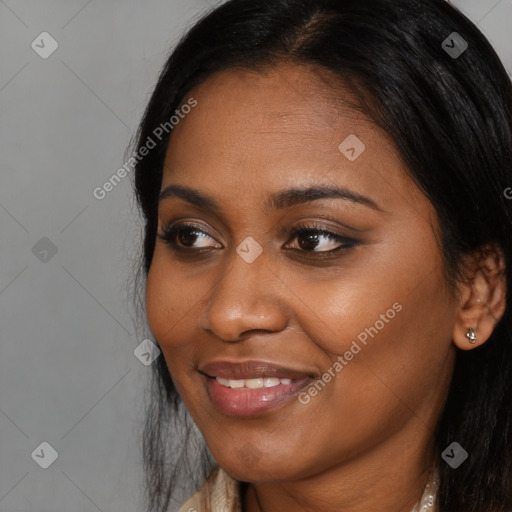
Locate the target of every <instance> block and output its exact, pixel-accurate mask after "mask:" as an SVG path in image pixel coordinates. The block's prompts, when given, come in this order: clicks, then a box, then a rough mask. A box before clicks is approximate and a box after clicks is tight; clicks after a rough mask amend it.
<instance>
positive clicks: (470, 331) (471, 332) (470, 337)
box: [466, 327, 476, 344]
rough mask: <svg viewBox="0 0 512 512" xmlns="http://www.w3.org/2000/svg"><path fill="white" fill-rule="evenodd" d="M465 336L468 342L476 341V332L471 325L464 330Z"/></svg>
mask: <svg viewBox="0 0 512 512" xmlns="http://www.w3.org/2000/svg"><path fill="white" fill-rule="evenodd" d="M466 338H467V339H468V340H469V343H471V344H473V343H476V333H475V329H473V327H469V328H468V331H467V332H466Z"/></svg>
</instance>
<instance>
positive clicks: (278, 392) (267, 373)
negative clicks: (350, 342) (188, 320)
mask: <svg viewBox="0 0 512 512" xmlns="http://www.w3.org/2000/svg"><path fill="white" fill-rule="evenodd" d="M199 373H201V374H202V375H203V379H204V382H205V385H206V389H207V391H208V395H209V397H210V399H211V401H212V402H213V404H214V405H215V407H216V408H217V409H218V410H219V411H220V412H222V413H224V414H226V415H228V416H239V417H240V416H241V417H246V418H247V417H255V416H259V415H262V414H266V413H269V412H271V411H276V410H277V409H279V408H281V407H283V406H284V405H286V404H287V403H289V402H291V401H292V400H293V399H294V398H295V397H296V396H297V395H298V394H299V393H300V391H301V390H302V389H303V388H304V387H305V386H307V385H308V383H309V382H311V380H312V378H314V377H313V376H314V372H310V371H307V370H299V369H297V368H289V367H285V366H283V365H280V364H275V363H269V362H267V361H242V362H238V363H237V362H232V361H217V362H211V363H208V364H205V365H203V366H201V367H200V368H199Z"/></svg>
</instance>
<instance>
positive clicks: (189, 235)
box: [178, 230, 197, 246]
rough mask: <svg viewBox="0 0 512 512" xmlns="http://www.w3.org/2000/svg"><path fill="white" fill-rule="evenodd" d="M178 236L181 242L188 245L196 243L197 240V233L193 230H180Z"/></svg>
mask: <svg viewBox="0 0 512 512" xmlns="http://www.w3.org/2000/svg"><path fill="white" fill-rule="evenodd" d="M178 238H179V241H180V243H181V244H183V245H185V246H188V245H194V242H195V241H196V238H197V234H196V233H194V232H193V231H190V230H188V231H180V232H179V234H178Z"/></svg>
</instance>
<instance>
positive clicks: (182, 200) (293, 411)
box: [146, 64, 457, 481]
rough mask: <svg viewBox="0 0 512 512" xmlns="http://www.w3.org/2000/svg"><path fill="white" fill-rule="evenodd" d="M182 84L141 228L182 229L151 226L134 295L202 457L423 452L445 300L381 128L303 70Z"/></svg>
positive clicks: (436, 251)
mask: <svg viewBox="0 0 512 512" xmlns="http://www.w3.org/2000/svg"><path fill="white" fill-rule="evenodd" d="M339 92H340V91H339V90H338V95H340V94H339ZM190 96H192V97H193V98H194V99H195V100H196V101H197V105H196V106H195V107H194V108H192V109H191V111H190V113H188V114H187V115H186V116H185V117H184V118H183V119H180V121H179V123H178V124H177V126H175V128H174V130H173V134H172V138H171V141H170V144H169V148H168V152H167V156H166V160H165V168H164V173H163V182H162V187H161V190H162V191H164V190H167V192H166V194H165V196H166V197H164V198H162V199H161V201H160V203H159V210H158V217H159V218H158V234H159V235H164V230H166V229H167V228H168V227H175V226H180V225H181V226H183V224H192V227H189V228H188V229H184V230H182V231H181V232H180V231H178V232H177V234H176V233H175V234H174V236H172V233H171V234H170V236H169V237H168V240H167V242H166V241H164V240H163V239H162V238H160V237H157V239H156V245H155V252H154V257H153V261H152V263H151V268H150V271H149V275H148V280H147V299H146V300H147V302H146V305H147V314H148V321H149V325H150V327H151V330H152V332H153V334H154V336H155V338H156V340H157V341H158V343H159V344H160V347H161V349H162V352H163V356H164V357H165V360H166V363H167V365H168V367H169V370H170V372H171V375H172V378H173V381H174V383H175V385H176V387H177V389H178V391H179V393H180V395H181V397H182V399H183V401H184V403H185V405H186V407H187V409H188V410H189V412H190V414H191V415H192V417H193V419H194V421H195V422H196V424H197V426H198V427H199V429H200V430H201V432H202V434H203V436H204V438H205V440H206V442H207V444H208V446H209V448H210V450H211V452H212V454H213V456H214V457H215V458H216V459H217V461H218V462H219V464H220V465H221V466H222V467H223V468H224V469H225V470H226V471H227V472H228V473H230V474H231V475H232V476H233V477H234V478H237V479H239V480H247V481H270V480H281V481H282V480H295V479H299V478H304V477H307V476H311V475H315V474H319V473H320V472H323V471H325V470H326V469H328V468H333V467H336V466H339V465H343V464H347V463H349V462H350V463H355V461H358V460H359V461H360V460H363V458H365V457H366V458H367V457H372V455H371V454H375V457H376V458H374V459H373V461H374V462H372V464H378V462H375V461H378V460H380V459H379V457H380V458H381V459H382V460H383V461H384V458H385V459H386V460H385V464H386V465H387V466H388V467H389V462H390V459H389V457H390V456H391V457H393V459H392V460H394V462H395V463H397V464H400V461H401V460H402V459H401V457H402V454H403V453H408V454H409V455H410V454H412V453H414V454H416V455H415V457H416V456H417V457H418V459H421V458H425V457H427V455H426V454H427V453H428V451H429V448H430V445H429V440H430V439H431V438H432V431H433V428H434V426H435V423H436V420H437V418H438V414H439V411H440V407H441V406H442V402H443V400H444V397H445V395H446V392H447V389H448V385H449V379H450V376H451V372H452V369H453V361H454V346H453V344H452V343H451V336H452V330H453V327H454V322H455V315H456V309H457V303H456V299H455V298H454V297H453V296H452V294H451V293H450V291H449V288H448V286H447V283H446V281H445V278H444V272H443V262H442V257H441V252H440V248H439V244H438V242H437V239H436V235H435V233H436V232H437V220H436V215H435V212H434V210H433V207H432V205H431V204H430V203H429V201H428V200H427V199H426V197H425V196H424V195H423V194H422V193H421V191H420V190H419V189H418V188H417V187H416V186H415V184H414V183H413V181H412V180H411V179H410V178H409V177H408V175H407V173H406V171H405V168H404V165H403V164H402V163H401V161H400V159H399V157H398V155H397V152H396V150H395V148H394V146H393V145H392V143H391V142H390V140H389V138H388V137H386V135H385V134H384V133H383V132H382V131H380V130H379V129H377V128H376V127H375V126H373V125H372V124H371V123H370V122H368V121H367V120H365V119H364V118H363V116H362V115H361V114H359V113H358V112H356V111H355V110H353V109H351V108H350V107H348V106H347V104H346V103H344V102H343V101H342V100H341V99H338V100H336V99H335V96H334V93H333V90H332V89H329V88H328V87H327V86H326V85H325V82H324V81H322V80H321V79H320V78H319V76H318V75H315V74H314V73H313V72H312V71H309V70H308V69H307V68H304V67H298V66H292V65H284V64H283V65H280V66H278V67H276V68H274V69H273V70H272V71H268V72H266V73H264V74H263V73H256V72H254V71H249V70H230V71H225V72H222V73H220V74H217V75H214V76H213V77H211V78H209V79H208V80H207V81H206V82H204V83H203V84H202V85H200V86H198V87H196V88H195V89H194V90H193V91H192V92H191V94H190ZM341 96H342V97H345V98H348V96H344V94H343V93H342V94H341ZM185 101H186V100H185ZM187 110H188V109H187ZM404 129H408V128H407V127H404ZM363 145H364V146H363ZM168 187H181V188H180V189H176V188H174V189H168ZM316 188H321V190H319V191H318V190H317V191H315V190H310V191H309V192H308V190H309V189H316ZM188 190H190V191H193V192H187V193H186V194H185V193H184V191H188ZM336 191H337V192H336ZM200 198H203V200H202V201H199V199H200ZM204 198H207V199H208V200H204ZM296 229H300V231H299V232H298V233H294V231H295V230H296ZM325 232H327V233H325ZM173 243H174V245H172V244H173ZM224 362H228V363H234V365H225V364H220V365H217V366H216V365H215V363H224ZM247 362H253V364H250V363H249V364H246V365H243V364H242V363H247ZM273 365H275V366H273ZM283 368H284V369H283ZM230 377H231V380H227V379H229V378H230ZM243 377H245V378H246V379H250V380H249V381H247V380H244V379H243ZM281 378H285V379H286V378H291V379H292V380H291V382H289V381H288V380H284V381H281ZM277 379H279V380H277ZM262 385H263V387H261V386H262ZM240 386H242V387H240ZM367 460H370V459H367ZM383 467H386V466H385V465H384V462H383Z"/></svg>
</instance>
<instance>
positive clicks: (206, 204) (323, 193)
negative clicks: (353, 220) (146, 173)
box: [159, 185, 383, 213]
mask: <svg viewBox="0 0 512 512" xmlns="http://www.w3.org/2000/svg"><path fill="white" fill-rule="evenodd" d="M170 197H179V198H181V199H183V200H185V201H187V202H189V203H191V204H193V205H195V206H198V207H199V208H203V209H206V210H211V211H213V212H216V213H220V212H221V211H222V207H221V206H220V204H219V203H218V202H217V201H216V200H215V199H213V197H210V196H208V195H206V194H204V193H202V192H199V191H198V190H196V189H193V188H190V187H185V186H182V185H169V186H167V187H166V188H165V189H164V190H163V191H162V192H161V193H160V198H159V202H161V201H163V200H164V199H167V198H170ZM317 199H343V200H346V201H350V202H353V203H358V204H362V205H364V206H368V207H370V208H373V209H374V210H377V211H380V212H382V211H383V210H382V209H381V208H380V207H379V206H378V205H377V204H376V203H375V202H374V201H373V200H372V199H370V198H369V197H366V196H363V195H361V194H358V193H356V192H353V191H351V190H349V189H347V188H344V187H333V186H327V185H320V186H312V187H305V188H291V189H287V190H282V191H281V192H277V193H275V194H272V195H271V196H270V198H269V199H268V201H267V203H266V207H267V209H270V210H272V209H273V210H281V209H284V208H289V207H291V206H296V205H298V204H302V203H306V202H309V201H315V200H317Z"/></svg>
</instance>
